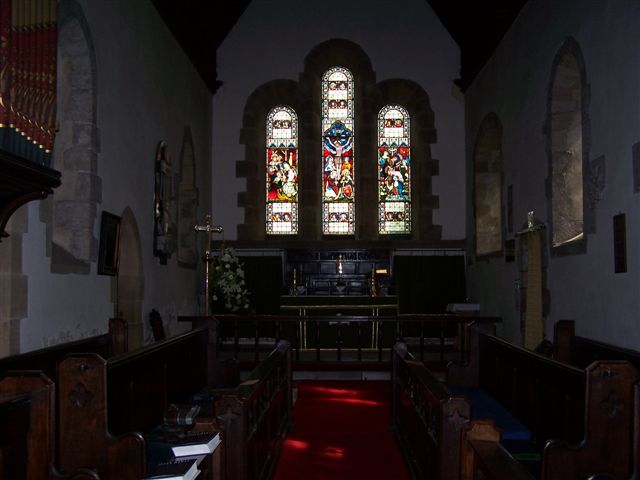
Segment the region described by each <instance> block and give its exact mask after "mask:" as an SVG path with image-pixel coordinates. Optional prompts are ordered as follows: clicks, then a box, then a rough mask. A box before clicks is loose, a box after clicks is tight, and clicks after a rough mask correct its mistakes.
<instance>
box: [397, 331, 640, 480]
mask: <svg viewBox="0 0 640 480" xmlns="http://www.w3.org/2000/svg"><path fill="white" fill-rule="evenodd" d="M472 343H475V345H476V346H475V347H473V348H472V354H471V359H470V362H469V364H467V365H465V366H464V367H463V368H461V367H460V366H458V365H450V366H449V369H448V381H449V382H451V383H452V384H453V386H456V387H464V388H472V389H477V388H481V389H483V393H482V394H481V396H482V397H483V398H484V399H485V400H486V396H488V397H490V398H491V399H492V403H491V405H493V407H491V408H494V407H495V405H496V404H495V403H494V402H497V403H498V406H497V407H495V408H497V409H499V410H501V412H500V414H502V413H503V412H502V411H503V410H506V411H507V412H509V413H510V414H511V415H512V416H513V417H515V418H516V419H517V420H518V421H519V422H520V423H521V424H522V425H524V427H525V429H526V430H528V431H529V432H531V435H532V437H531V444H530V446H531V447H532V448H531V451H530V452H527V451H526V450H525V451H524V452H519V453H521V454H522V453H524V454H530V456H533V457H535V455H539V457H540V459H541V461H540V462H538V463H537V464H536V463H535V462H533V463H529V465H530V467H532V468H531V472H532V473H534V475H535V476H538V477H539V478H542V479H545V480H549V479H553V480H555V479H558V480H567V479H579V478H580V479H581V478H586V477H588V476H589V475H592V474H594V473H597V472H608V473H609V474H612V475H617V476H619V478H627V475H628V474H629V473H630V472H631V461H632V460H631V459H632V456H633V455H632V451H633V425H634V415H633V410H634V408H633V407H632V406H633V405H634V399H633V394H632V392H633V386H634V385H635V384H636V383H637V382H638V381H639V380H640V374H639V372H638V370H636V369H635V368H634V367H633V366H632V365H630V364H629V363H628V362H625V361H606V362H605V361H602V362H595V363H593V364H592V365H590V366H589V367H588V368H587V369H586V370H582V369H578V368H575V367H572V366H570V365H566V364H563V363H560V362H557V361H554V360H551V359H549V358H547V357H544V356H542V355H539V354H536V353H534V352H531V351H528V350H525V349H523V348H520V347H516V346H514V345H511V344H509V343H508V342H505V341H504V340H501V339H499V338H497V337H495V336H493V335H489V334H483V333H477V336H476V339H475V340H472ZM405 348H406V347H405ZM401 351H402V349H400V350H398V353H397V354H396V355H395V357H394V380H393V381H394V405H393V412H394V413H393V417H394V418H393V424H394V427H395V428H396V429H400V430H401V435H400V441H401V444H402V446H403V452H404V453H405V454H406V455H407V456H408V463H409V464H410V465H411V464H417V465H418V468H416V469H415V471H416V472H418V473H417V474H416V477H418V478H436V479H438V478H457V477H456V473H455V472H456V471H460V468H461V467H460V465H461V464H464V463H465V462H466V461H468V460H466V459H464V458H460V457H457V460H456V457H455V455H454V456H453V460H452V461H449V462H448V463H447V464H446V465H447V470H448V472H445V471H444V470H443V469H442V467H441V466H442V465H444V463H443V462H442V460H441V455H442V454H443V453H444V452H450V451H451V448H452V447H451V445H452V442H453V444H454V445H455V442H456V441H457V442H461V435H462V431H463V430H462V429H457V430H455V431H454V432H453V433H452V438H454V440H453V441H452V440H448V441H445V440H444V439H443V438H440V435H441V434H442V432H444V431H446V428H451V427H452V425H457V426H460V425H462V426H463V427H464V428H467V426H468V424H469V422H470V421H473V420H475V419H476V418H477V416H476V412H474V408H473V401H472V402H470V404H471V405H470V407H469V408H468V414H461V413H460V412H462V411H464V409H463V408H460V407H458V408H457V410H456V411H457V413H456V414H455V415H453V416H452V415H449V416H450V417H451V418H452V419H453V417H456V420H455V421H453V420H452V422H453V423H451V422H450V423H451V424H450V425H440V424H439V423H438V419H439V418H442V417H443V416H446V414H445V412H446V410H445V406H446V405H447V404H448V403H450V402H451V401H452V400H453V399H454V398H455V393H454V391H455V390H456V388H450V387H449V385H442V384H438V382H437V378H436V377H435V375H433V374H432V373H431V372H430V371H429V370H428V369H426V367H424V365H421V364H419V362H415V360H411V359H410V358H409V357H408V356H407V355H406V354H405V356H407V357H408V358H409V359H404V357H403V356H402V354H401ZM474 352H475V355H474ZM458 391H459V392H461V391H462V390H458ZM396 392H398V393H396ZM467 392H478V390H467ZM476 400H477V399H476ZM458 401H462V402H467V400H466V399H465V398H464V397H463V398H462V399H461V400H458ZM412 408H413V410H414V411H413V412H411V409H412ZM636 408H637V407H636ZM499 416H500V415H498V416H497V417H498V421H500V420H499ZM403 417H404V419H403ZM407 419H408V420H407ZM507 430H508V429H505V431H506V433H507V435H509V434H510V433H509V432H508V431H507ZM521 433H522V432H521ZM402 437H407V438H408V439H409V440H403V438H402ZM482 441H485V440H482ZM522 441H526V440H524V439H523V438H520V439H518V438H511V439H508V438H507V439H504V438H503V439H501V443H502V446H501V447H498V446H497V445H493V446H488V445H484V444H482V445H480V444H477V445H476V446H477V447H478V448H477V449H476V448H475V447H474V448H471V447H470V448H471V450H469V448H467V450H464V448H463V451H466V452H467V453H466V455H470V454H471V453H469V452H471V451H473V452H475V455H480V457H483V456H484V454H486V455H489V457H490V458H492V459H493V460H491V463H492V465H493V467H495V469H497V470H496V471H500V469H502V468H512V467H507V466H505V465H501V464H500V462H501V461H504V462H506V464H509V465H512V466H513V456H512V455H511V454H509V455H505V454H504V452H503V450H505V448H503V447H505V446H507V447H508V446H509V442H522ZM405 445H408V448H405ZM512 445H513V444H512ZM612 445H616V448H615V449H611V446H612ZM453 448H455V446H454V447H453ZM482 452H484V453H482ZM501 458H502V459H503V460H498V459H501ZM425 459H426V460H425ZM450 460H451V458H450ZM420 462H423V464H422V465H420ZM456 462H457V463H456ZM496 462H497V463H496ZM521 466H522V465H521ZM493 467H492V468H493ZM451 471H452V472H453V473H451ZM445 474H450V475H453V476H451V477H443V475H445ZM496 478H504V479H505V480H506V479H507V478H510V477H496Z"/></svg>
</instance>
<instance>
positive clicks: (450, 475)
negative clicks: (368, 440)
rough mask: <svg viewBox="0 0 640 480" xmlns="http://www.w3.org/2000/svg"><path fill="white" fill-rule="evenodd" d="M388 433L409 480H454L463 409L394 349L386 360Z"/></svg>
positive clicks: (400, 347) (462, 402) (458, 398)
mask: <svg viewBox="0 0 640 480" xmlns="http://www.w3.org/2000/svg"><path fill="white" fill-rule="evenodd" d="M392 359H393V360H392V377H391V378H392V402H391V409H392V412H391V422H392V429H393V431H394V433H395V435H396V438H397V439H398V442H399V443H400V447H401V450H402V452H403V455H404V456H405V459H406V463H407V465H408V466H409V468H410V470H411V472H412V476H413V477H414V478H425V479H431V480H441V479H442V480H444V479H451V480H458V479H459V478H460V442H461V434H462V429H463V427H464V426H465V425H466V424H467V423H468V422H469V417H470V411H469V404H468V402H467V401H466V399H465V398H464V397H463V396H462V395H456V394H453V393H452V392H451V391H449V389H448V388H447V387H446V385H444V384H443V383H441V382H439V381H438V379H437V378H436V377H435V376H434V375H433V374H432V373H431V372H430V371H429V370H428V369H427V368H426V367H425V366H424V364H423V363H422V362H420V361H418V360H416V359H415V358H413V356H412V355H411V354H410V353H409V352H408V351H407V348H406V345H404V344H402V343H399V344H396V346H395V347H394V349H393V356H392Z"/></svg>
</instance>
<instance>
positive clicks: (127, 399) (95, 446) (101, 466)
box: [58, 329, 208, 480]
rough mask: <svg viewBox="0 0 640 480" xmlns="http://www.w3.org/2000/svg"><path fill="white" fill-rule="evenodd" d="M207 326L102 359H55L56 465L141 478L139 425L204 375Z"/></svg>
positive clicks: (157, 417) (180, 398) (151, 423)
mask: <svg viewBox="0 0 640 480" xmlns="http://www.w3.org/2000/svg"><path fill="white" fill-rule="evenodd" d="M207 344H208V331H207V330H204V329H199V330H194V331H191V332H187V333H185V334H182V335H177V336H175V337H171V338H168V339H166V340H163V341H160V342H156V343H154V344H151V345H148V346H146V347H143V348H140V349H138V350H136V351H134V352H129V353H127V354H124V355H119V356H116V357H112V358H110V359H109V360H105V359H104V358H102V357H100V356H99V355H96V354H86V355H82V354H72V355H69V356H67V358H65V360H63V361H62V362H61V363H60V365H59V369H58V370H59V371H58V379H59V395H58V398H59V404H60V407H59V411H60V465H61V467H62V468H64V469H65V470H71V469H73V468H77V467H79V466H82V465H90V466H91V467H92V468H95V470H96V471H97V472H98V473H99V474H100V476H101V477H102V478H104V479H107V480H108V479H114V480H115V479H118V480H128V479H132V480H133V479H136V480H139V479H140V478H142V477H143V476H144V474H145V471H146V446H145V442H144V438H143V437H142V435H141V433H142V432H149V431H151V430H152V429H153V428H154V427H155V426H156V425H158V424H160V423H162V418H163V414H164V412H165V410H166V409H167V407H168V406H169V404H170V403H184V402H185V401H188V399H189V398H190V397H191V396H192V395H193V394H194V393H195V392H197V391H199V390H200V389H202V388H203V387H204V386H205V385H206V382H207V368H208V365H207Z"/></svg>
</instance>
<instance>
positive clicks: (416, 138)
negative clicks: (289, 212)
mask: <svg viewBox="0 0 640 480" xmlns="http://www.w3.org/2000/svg"><path fill="white" fill-rule="evenodd" d="M332 66H342V67H345V68H348V69H349V70H350V71H351V72H352V73H353V75H354V80H355V97H354V100H355V115H356V118H355V136H356V139H355V155H356V167H355V168H356V233H355V237H353V236H347V237H334V236H331V237H326V236H323V235H322V225H321V176H320V168H321V165H320V161H319V158H320V151H321V144H320V131H321V126H320V125H321V111H320V110H321V108H320V103H321V100H320V99H321V92H320V86H321V79H322V75H323V73H324V72H325V71H326V70H327V69H328V68H330V67H332ZM375 76H376V75H375V72H374V70H373V68H372V65H371V61H370V59H369V57H368V56H367V54H366V53H365V52H364V51H363V50H362V48H361V47H360V46H358V45H357V44H355V43H353V42H351V41H348V40H343V39H334V40H329V41H327V42H324V43H322V44H320V45H318V46H316V47H315V48H313V49H312V50H311V51H310V52H309V54H308V55H307V57H306V58H305V62H304V70H303V72H301V73H300V76H299V79H298V81H297V82H296V81H292V80H284V79H280V80H272V81H270V82H268V83H266V84H263V85H261V86H260V87H258V88H257V89H256V90H255V91H254V92H253V93H252V94H251V95H250V97H249V98H248V100H247V102H246V105H245V110H244V115H243V124H242V130H241V133H240V143H242V144H244V145H245V157H244V159H243V160H240V161H238V162H237V163H236V177H238V178H245V179H246V191H244V192H239V194H238V206H240V207H242V208H244V212H245V216H244V223H243V224H240V225H238V235H237V238H238V241H237V243H238V244H239V245H242V244H243V243H246V244H251V245H252V246H255V245H256V242H258V243H261V244H262V246H265V247H276V248H281V247H295V246H307V245H314V244H316V245H320V243H321V244H322V246H326V247H331V246H338V247H339V246H341V245H342V244H343V242H345V241H349V244H350V245H353V246H363V247H366V246H369V245H376V246H380V247H384V246H390V245H391V244H394V245H398V244H400V245H401V246H406V247H412V246H417V245H420V246H424V245H425V244H428V245H432V246H437V245H438V244H440V243H441V238H442V229H441V226H439V225H434V224H433V215H432V214H433V210H434V209H436V208H438V206H439V199H438V196H436V195H434V194H433V191H432V185H431V178H432V177H433V176H436V175H438V161H437V160H434V159H433V158H432V156H431V144H434V143H436V141H437V132H436V129H435V118H434V113H433V111H432V110H431V106H430V102H429V96H428V94H427V93H426V92H425V91H424V89H423V88H422V87H421V86H420V85H418V84H417V83H415V82H412V81H409V80H404V79H391V80H385V81H383V82H380V83H376V81H375ZM392 102H395V103H399V104H401V105H403V106H404V107H405V108H406V109H407V110H408V112H409V115H410V116H411V122H412V124H411V125H412V131H411V145H412V150H411V152H412V169H413V170H412V174H413V180H412V181H413V183H412V188H413V201H412V212H413V229H412V233H411V235H406V236H405V235H397V236H396V235H394V236H389V235H387V236H379V235H378V233H377V191H376V181H375V180H376V175H377V173H376V172H377V143H376V135H377V115H378V112H379V111H380V109H381V108H382V107H383V106H384V105H386V104H388V103H392ZM279 104H284V105H288V106H290V107H291V108H293V109H294V110H295V111H296V113H297V115H298V119H299V130H298V135H299V156H300V164H299V186H300V188H299V192H300V193H299V195H300V199H299V201H300V207H299V208H300V212H301V213H300V228H299V234H298V235H296V236H277V237H271V236H267V235H266V233H265V219H264V216H265V213H264V212H265V192H264V189H265V179H264V171H265V170H264V168H265V166H264V162H265V153H264V152H265V144H264V142H265V129H266V123H265V121H266V115H267V113H268V112H269V110H270V109H271V108H272V107H274V106H275V105H279Z"/></svg>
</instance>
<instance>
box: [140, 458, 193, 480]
mask: <svg viewBox="0 0 640 480" xmlns="http://www.w3.org/2000/svg"><path fill="white" fill-rule="evenodd" d="M199 474H200V470H198V462H197V461H196V460H195V459H192V460H178V461H175V462H165V463H160V464H158V466H157V467H156V469H155V470H154V471H153V472H151V473H150V474H149V475H147V476H146V477H144V480H156V479H158V480H159V479H162V480H193V479H194V478H196V477H197V476H198V475H199Z"/></svg>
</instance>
